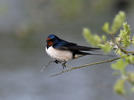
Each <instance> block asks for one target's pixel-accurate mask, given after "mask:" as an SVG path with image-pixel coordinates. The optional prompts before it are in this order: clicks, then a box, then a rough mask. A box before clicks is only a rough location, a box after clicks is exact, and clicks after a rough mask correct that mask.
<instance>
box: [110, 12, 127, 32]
mask: <svg viewBox="0 0 134 100" xmlns="http://www.w3.org/2000/svg"><path fill="white" fill-rule="evenodd" d="M125 19H126V15H125V13H124V12H123V11H120V12H119V13H118V14H117V15H116V16H115V18H114V21H113V24H112V27H111V31H112V32H111V33H112V34H115V33H116V32H117V31H118V30H119V29H120V27H121V26H122V24H123V22H124V21H125Z"/></svg>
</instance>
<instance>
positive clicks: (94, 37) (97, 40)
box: [83, 28, 106, 46]
mask: <svg viewBox="0 0 134 100" xmlns="http://www.w3.org/2000/svg"><path fill="white" fill-rule="evenodd" d="M83 35H84V37H85V39H86V40H87V41H88V42H89V43H90V44H91V45H93V46H98V44H100V42H101V38H100V37H99V36H98V35H93V34H92V33H91V31H90V30H89V29H87V28H84V30H83ZM105 38H106V37H104V36H103V39H105Z"/></svg>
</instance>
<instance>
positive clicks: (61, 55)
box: [46, 46, 73, 61]
mask: <svg viewBox="0 0 134 100" xmlns="http://www.w3.org/2000/svg"><path fill="white" fill-rule="evenodd" d="M46 52H47V54H48V55H49V56H51V57H52V58H54V59H56V60H59V61H68V60H70V59H72V56H73V55H72V52H70V51H64V50H57V49H54V48H53V47H52V46H51V47H49V48H48V49H47V48H46Z"/></svg>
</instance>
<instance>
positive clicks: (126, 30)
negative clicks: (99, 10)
mask: <svg viewBox="0 0 134 100" xmlns="http://www.w3.org/2000/svg"><path fill="white" fill-rule="evenodd" d="M130 34H131V32H130V26H129V25H128V24H127V23H126V22H125V23H123V29H122V30H120V34H119V37H120V40H121V44H122V46H123V47H125V48H126V47H128V46H130V44H131V39H130Z"/></svg>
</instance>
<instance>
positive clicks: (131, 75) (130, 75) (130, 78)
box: [128, 72, 134, 85]
mask: <svg viewBox="0 0 134 100" xmlns="http://www.w3.org/2000/svg"><path fill="white" fill-rule="evenodd" d="M128 81H129V82H130V83H131V84H132V85H134V73H132V72H129V73H128Z"/></svg>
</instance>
